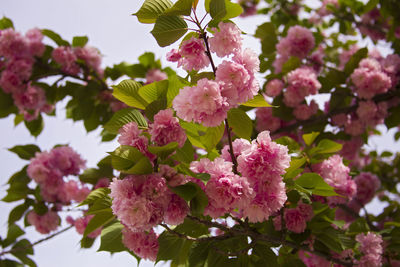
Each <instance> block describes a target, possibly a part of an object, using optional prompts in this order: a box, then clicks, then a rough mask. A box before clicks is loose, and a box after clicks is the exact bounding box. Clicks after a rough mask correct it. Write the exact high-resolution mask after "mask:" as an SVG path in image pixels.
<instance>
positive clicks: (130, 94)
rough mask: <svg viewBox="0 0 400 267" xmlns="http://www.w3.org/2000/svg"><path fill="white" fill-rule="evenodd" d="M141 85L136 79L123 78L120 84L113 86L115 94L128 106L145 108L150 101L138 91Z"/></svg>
mask: <svg viewBox="0 0 400 267" xmlns="http://www.w3.org/2000/svg"><path fill="white" fill-rule="evenodd" d="M141 86H142V85H141V84H140V83H138V82H136V81H134V80H123V81H122V82H120V83H119V84H118V85H114V86H113V88H114V91H113V96H114V97H115V98H116V99H118V100H121V101H122V102H124V103H125V104H127V105H128V106H131V107H134V108H139V109H145V108H146V106H147V105H148V102H147V101H146V100H144V99H143V98H142V97H141V96H140V95H139V92H138V91H139V88H140V87H141Z"/></svg>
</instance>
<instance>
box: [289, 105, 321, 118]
mask: <svg viewBox="0 0 400 267" xmlns="http://www.w3.org/2000/svg"><path fill="white" fill-rule="evenodd" d="M317 111H318V104H317V103H316V102H315V101H314V100H312V101H311V102H310V105H307V104H301V105H299V106H297V107H296V108H295V109H294V111H293V115H294V116H295V117H296V118H297V119H299V120H308V119H309V118H310V117H311V116H313V115H314V114H316V113H317Z"/></svg>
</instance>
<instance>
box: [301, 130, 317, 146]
mask: <svg viewBox="0 0 400 267" xmlns="http://www.w3.org/2000/svg"><path fill="white" fill-rule="evenodd" d="M318 135H319V133H318V132H311V133H308V134H303V140H304V143H306V145H307V146H311V145H312V143H314V141H315V138H317V137H318Z"/></svg>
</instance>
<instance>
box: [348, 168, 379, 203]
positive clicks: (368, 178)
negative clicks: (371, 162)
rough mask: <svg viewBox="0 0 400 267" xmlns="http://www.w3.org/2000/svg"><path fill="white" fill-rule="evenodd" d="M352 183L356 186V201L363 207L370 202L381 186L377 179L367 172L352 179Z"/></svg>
mask: <svg viewBox="0 0 400 267" xmlns="http://www.w3.org/2000/svg"><path fill="white" fill-rule="evenodd" d="M354 182H355V183H356V184H357V194H356V199H357V200H358V201H359V202H360V203H361V204H363V205H365V204H367V203H368V202H370V201H371V200H372V199H373V197H374V195H375V192H376V191H377V190H378V189H379V187H380V186H381V182H380V180H379V178H378V177H377V176H376V175H374V174H372V173H369V172H362V173H360V174H359V175H357V176H356V177H355V178H354Z"/></svg>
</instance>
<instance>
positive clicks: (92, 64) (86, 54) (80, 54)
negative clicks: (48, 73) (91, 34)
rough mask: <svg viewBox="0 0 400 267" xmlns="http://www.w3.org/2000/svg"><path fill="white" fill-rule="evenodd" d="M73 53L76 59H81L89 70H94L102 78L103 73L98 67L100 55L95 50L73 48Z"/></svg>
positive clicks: (86, 46)
mask: <svg viewBox="0 0 400 267" xmlns="http://www.w3.org/2000/svg"><path fill="white" fill-rule="evenodd" d="M74 53H75V55H76V57H77V58H78V59H82V60H83V61H85V63H86V65H87V66H88V67H89V68H90V69H92V70H94V71H95V72H96V73H97V74H98V75H100V76H101V77H102V76H103V72H104V71H103V69H102V68H101V66H100V65H101V55H100V53H99V50H97V48H95V47H93V46H88V45H85V46H84V47H75V48H74ZM60 64H61V63H60ZM61 65H62V64H61Z"/></svg>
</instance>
